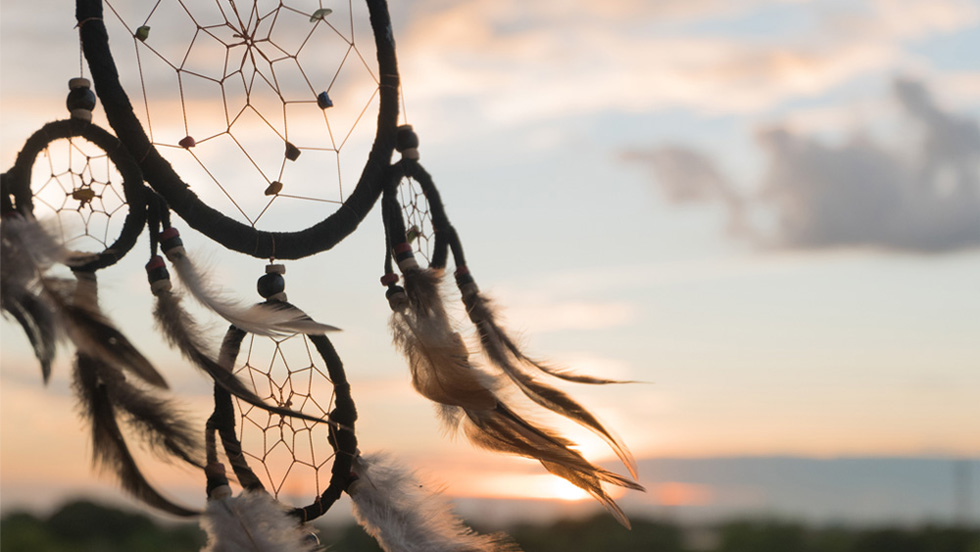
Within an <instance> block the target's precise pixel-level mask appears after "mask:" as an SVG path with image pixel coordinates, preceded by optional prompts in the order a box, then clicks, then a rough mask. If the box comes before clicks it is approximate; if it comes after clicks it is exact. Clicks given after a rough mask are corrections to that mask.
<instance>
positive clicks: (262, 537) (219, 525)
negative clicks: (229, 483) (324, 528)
mask: <svg viewBox="0 0 980 552" xmlns="http://www.w3.org/2000/svg"><path fill="white" fill-rule="evenodd" d="M201 526H202V527H203V528H204V530H205V532H207V534H208V544H207V546H205V548H204V549H203V550H202V552H314V551H316V550H318V549H319V540H318V539H317V538H316V535H315V533H313V532H312V529H311V528H310V527H309V526H305V525H300V524H299V523H297V520H296V518H294V517H292V516H290V515H289V512H288V510H286V509H285V508H284V507H283V506H282V505H281V504H279V503H277V502H276V501H275V500H274V499H273V498H272V497H271V496H269V494H268V493H266V492H263V491H255V492H250V491H244V492H242V493H241V494H239V495H238V496H235V497H225V498H218V499H213V500H209V501H208V506H207V509H206V510H205V512H204V517H203V519H202V520H201Z"/></svg>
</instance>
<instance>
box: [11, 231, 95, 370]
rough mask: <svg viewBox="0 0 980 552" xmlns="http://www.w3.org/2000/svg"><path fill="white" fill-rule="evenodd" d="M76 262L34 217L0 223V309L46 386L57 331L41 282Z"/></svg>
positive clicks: (70, 253) (74, 256) (75, 256)
mask: <svg viewBox="0 0 980 552" xmlns="http://www.w3.org/2000/svg"><path fill="white" fill-rule="evenodd" d="M77 258H79V256H78V254H75V253H72V252H71V251H69V250H67V249H65V248H64V247H62V246H61V244H59V243H58V242H57V241H56V240H55V239H54V238H53V237H52V236H51V234H50V233H49V232H48V231H47V230H46V229H45V228H44V226H43V225H42V224H40V223H39V222H38V221H37V220H35V219H34V218H33V217H30V216H24V215H21V214H19V213H10V214H5V215H4V216H3V218H2V219H0V309H2V310H3V313H4V315H5V316H6V315H8V314H9V315H10V316H12V317H13V318H14V320H16V321H17V323H18V324H20V326H21V327H22V328H23V329H24V333H26V334H27V339H28V340H29V341H30V343H31V347H32V348H33V349H34V355H35V356H36V357H37V359H38V362H39V363H40V364H41V376H42V378H43V379H44V382H45V383H47V382H48V379H49V378H50V376H51V362H52V360H53V359H54V355H55V349H56V345H57V339H58V330H59V328H58V322H57V319H56V318H55V316H54V313H53V308H52V306H51V305H50V303H49V301H47V300H46V299H45V298H44V297H43V295H42V294H41V291H40V285H39V284H40V278H41V277H42V276H43V275H44V274H45V273H46V272H47V271H48V270H49V269H51V267H53V266H54V265H55V264H57V263H70V262H72V261H73V260H74V259H77Z"/></svg>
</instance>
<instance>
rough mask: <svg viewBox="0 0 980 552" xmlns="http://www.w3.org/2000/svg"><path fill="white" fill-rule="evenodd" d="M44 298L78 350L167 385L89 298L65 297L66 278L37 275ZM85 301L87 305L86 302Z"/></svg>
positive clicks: (151, 380)
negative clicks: (76, 299)
mask: <svg viewBox="0 0 980 552" xmlns="http://www.w3.org/2000/svg"><path fill="white" fill-rule="evenodd" d="M40 281H41V285H42V288H43V290H44V293H43V295H44V297H45V298H46V299H49V300H50V302H51V304H52V305H53V306H54V310H55V312H56V313H57V315H58V316H59V317H60V319H61V320H62V325H63V326H64V328H65V333H66V334H67V335H68V338H69V339H70V340H71V341H72V343H74V344H75V347H76V348H77V349H78V352H79V353H81V354H84V355H85V356H88V357H91V358H95V359H100V360H101V361H102V362H103V363H105V364H109V365H112V366H118V367H120V368H124V369H126V370H129V371H130V372H132V373H133V374H135V375H137V376H139V377H140V378H142V379H143V380H144V381H146V382H147V383H149V384H151V385H154V386H156V387H160V388H163V389H166V388H167V382H166V380H164V379H163V376H161V375H160V373H159V372H157V370H156V368H154V367H153V365H152V364H151V363H150V361H149V360H147V359H146V357H144V356H143V354H142V353H140V352H139V351H138V350H137V349H136V347H134V346H133V344H132V343H130V341H129V340H128V339H126V336H124V335H123V334H122V332H120V331H119V330H118V329H116V327H115V326H114V325H113V324H112V322H111V321H110V320H109V319H108V318H107V317H106V316H105V314H103V313H102V311H101V310H99V309H98V306H94V305H92V303H93V301H91V300H82V301H80V302H79V303H80V304H75V303H74V302H73V300H70V299H68V295H69V293H71V292H72V291H73V290H74V288H73V286H72V285H71V284H72V283H71V282H70V281H67V280H64V279H59V278H41V280H40ZM86 303H89V304H86Z"/></svg>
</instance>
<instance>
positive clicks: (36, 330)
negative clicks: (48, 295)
mask: <svg viewBox="0 0 980 552" xmlns="http://www.w3.org/2000/svg"><path fill="white" fill-rule="evenodd" d="M3 309H4V311H6V312H9V313H10V314H11V315H12V316H13V317H14V320H16V321H17V323H18V324H20V326H21V327H22V328H24V333H26V334H27V339H28V340H29V341H30V343H31V347H33V349H34V356H36V357H37V360H38V362H40V364H41V377H42V378H43V380H44V383H45V384H47V383H48V380H49V379H51V362H52V361H54V355H55V349H56V348H57V347H56V346H57V333H56V332H57V327H56V326H55V322H54V315H53V314H52V313H51V310H50V309H49V308H48V306H47V304H45V302H44V301H42V300H41V299H40V297H38V296H36V295H34V294H31V293H28V294H24V295H21V296H20V297H19V298H18V299H17V300H16V301H7V302H4V304H3Z"/></svg>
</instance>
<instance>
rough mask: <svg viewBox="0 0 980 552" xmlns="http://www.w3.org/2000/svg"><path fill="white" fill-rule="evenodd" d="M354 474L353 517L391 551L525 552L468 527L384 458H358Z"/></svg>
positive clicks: (446, 505) (351, 492) (350, 491)
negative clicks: (355, 475) (355, 477)
mask: <svg viewBox="0 0 980 552" xmlns="http://www.w3.org/2000/svg"><path fill="white" fill-rule="evenodd" d="M354 473H356V474H357V477H358V478H357V479H356V480H355V481H354V482H353V483H352V484H351V485H350V487H349V488H348V490H347V492H348V494H349V495H350V496H351V500H352V502H353V504H354V517H355V518H356V519H357V522H358V523H359V524H360V525H361V526H362V527H364V529H365V531H367V532H368V534H370V535H371V536H372V537H374V538H375V539H376V540H377V541H378V543H379V544H380V545H381V547H382V548H384V550H385V551H386V552H461V551H467V552H519V551H520V548H518V547H517V546H516V545H515V544H513V543H510V542H508V541H507V537H506V536H504V535H499V534H496V535H481V534H479V533H476V532H475V531H473V530H472V529H470V528H469V527H467V526H466V525H465V524H464V523H463V521H462V520H461V519H459V518H458V517H457V516H456V515H455V514H453V512H452V508H451V506H450V504H449V502H448V501H447V500H446V499H445V498H443V497H442V496H440V495H439V494H437V493H435V492H431V491H428V490H426V489H425V488H424V487H423V485H422V484H420V483H419V481H418V479H417V478H416V477H415V476H414V474H412V473H411V472H409V471H407V470H405V469H403V468H401V467H400V466H398V465H397V464H396V463H395V462H393V461H391V460H390V459H388V458H386V457H384V456H380V455H371V456H358V457H357V458H355V459H354Z"/></svg>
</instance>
